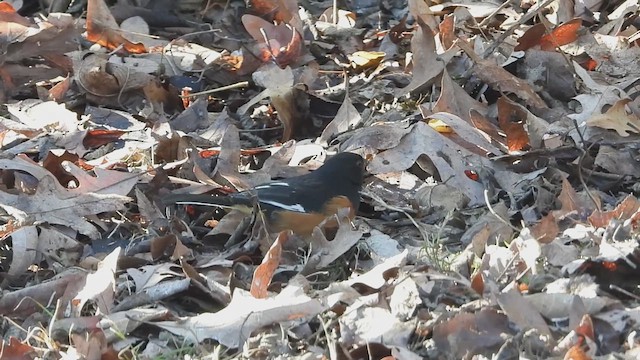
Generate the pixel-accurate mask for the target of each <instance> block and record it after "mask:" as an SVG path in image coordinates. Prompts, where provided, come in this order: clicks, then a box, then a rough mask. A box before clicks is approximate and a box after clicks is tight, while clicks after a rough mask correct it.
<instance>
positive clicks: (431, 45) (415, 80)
mask: <svg viewBox="0 0 640 360" xmlns="http://www.w3.org/2000/svg"><path fill="white" fill-rule="evenodd" d="M434 36H435V35H434V33H433V30H432V29H431V28H430V27H429V26H428V25H426V24H424V23H421V22H418V26H417V27H416V29H415V33H414V34H413V38H412V39H411V51H412V52H413V60H412V62H413V69H412V71H411V82H410V83H409V85H407V86H406V87H404V88H402V89H398V90H397V91H396V96H397V97H400V96H403V95H406V94H408V93H410V92H412V91H414V90H417V89H419V88H421V87H423V86H426V85H428V84H430V83H432V82H433V81H435V79H436V77H437V76H438V75H440V73H441V72H442V70H443V69H444V65H445V63H444V61H442V60H441V59H440V57H439V56H438V54H437V53H436V42H435V38H434Z"/></svg>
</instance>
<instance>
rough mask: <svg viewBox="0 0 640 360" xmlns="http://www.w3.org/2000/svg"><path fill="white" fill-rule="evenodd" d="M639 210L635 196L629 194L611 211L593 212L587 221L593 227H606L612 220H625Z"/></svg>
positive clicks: (639, 205) (639, 203) (638, 203)
mask: <svg viewBox="0 0 640 360" xmlns="http://www.w3.org/2000/svg"><path fill="white" fill-rule="evenodd" d="M639 208H640V202H639V201H638V199H636V197H635V196H633V195H631V194H629V195H627V197H625V198H624V200H622V202H620V204H618V206H616V208H615V209H613V210H611V211H599V210H594V212H593V213H592V214H591V215H590V216H589V218H588V220H589V222H590V223H591V225H593V226H594V227H597V228H598V227H606V226H607V225H608V224H609V222H610V221H611V220H613V219H617V220H622V221H624V220H627V219H629V218H630V217H631V216H632V215H633V214H635V213H636V212H637V211H638V209H639Z"/></svg>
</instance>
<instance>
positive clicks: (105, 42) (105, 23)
mask: <svg viewBox="0 0 640 360" xmlns="http://www.w3.org/2000/svg"><path fill="white" fill-rule="evenodd" d="M87 40H89V41H92V42H95V43H97V44H100V45H102V46H104V47H105V48H107V49H109V50H115V49H117V48H119V47H120V46H122V47H123V48H124V50H126V51H127V52H129V53H131V54H143V53H146V52H147V49H145V47H144V45H142V44H140V43H132V42H131V41H129V40H127V39H126V38H125V37H124V36H123V35H122V32H121V31H120V27H119V26H118V23H117V22H116V20H115V18H114V17H113V15H112V14H111V11H109V8H108V7H107V4H105V2H104V0H89V2H88V3H87Z"/></svg>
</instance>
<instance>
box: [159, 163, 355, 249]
mask: <svg viewBox="0 0 640 360" xmlns="http://www.w3.org/2000/svg"><path fill="white" fill-rule="evenodd" d="M364 169H365V160H364V159H363V158H362V156H360V155H358V154H356V153H351V152H342V153H338V154H336V155H334V156H333V157H331V158H329V159H328V160H327V161H326V162H325V163H324V165H322V166H321V167H319V168H318V169H317V170H315V171H312V172H310V173H308V174H304V175H300V176H294V177H291V178H287V179H281V180H275V181H271V182H268V183H264V184H261V185H257V186H255V187H253V188H251V189H248V190H245V191H242V192H237V193H233V194H230V195H228V196H211V195H207V194H199V195H196V194H171V195H169V196H167V197H165V198H164V199H163V200H162V201H163V202H164V203H165V204H167V205H169V204H178V205H200V206H217V207H226V208H234V209H239V210H241V211H243V212H246V213H248V214H250V213H251V211H253V209H254V205H255V204H256V202H257V204H258V206H257V208H258V209H259V210H260V211H261V212H262V213H263V214H264V219H265V223H266V225H267V229H268V230H269V231H271V232H280V231H284V230H291V231H293V233H294V234H296V235H299V236H303V237H308V236H310V235H311V233H312V232H313V229H314V228H315V227H316V226H318V225H319V224H320V223H321V222H322V221H324V220H325V219H326V218H328V217H330V216H333V215H335V214H337V212H338V210H340V209H343V208H349V218H350V219H353V218H354V217H355V214H356V212H357V210H358V206H359V205H360V190H361V189H362V182H363V180H364V173H365V170H364Z"/></svg>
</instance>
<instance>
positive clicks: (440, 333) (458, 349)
mask: <svg viewBox="0 0 640 360" xmlns="http://www.w3.org/2000/svg"><path fill="white" fill-rule="evenodd" d="M512 332H513V330H512V329H511V328H510V326H509V319H508V318H507V316H506V315H504V314H500V313H498V312H497V311H496V310H493V309H488V308H485V309H482V310H480V311H478V312H477V313H475V314H470V313H460V314H458V315H456V316H455V317H453V318H452V319H449V320H447V321H444V322H442V323H440V324H438V325H436V326H435V327H434V328H433V340H434V341H435V343H436V346H437V347H438V349H440V350H441V351H442V352H443V353H448V354H451V355H452V356H454V357H455V358H462V357H464V356H470V355H474V354H481V353H485V352H486V351H497V348H499V347H500V346H501V345H502V342H503V340H502V338H501V336H502V335H504V334H509V333H512Z"/></svg>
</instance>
